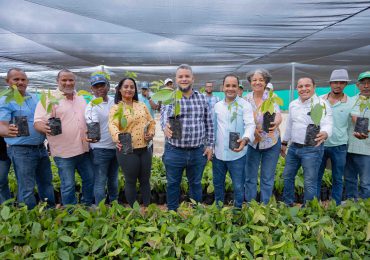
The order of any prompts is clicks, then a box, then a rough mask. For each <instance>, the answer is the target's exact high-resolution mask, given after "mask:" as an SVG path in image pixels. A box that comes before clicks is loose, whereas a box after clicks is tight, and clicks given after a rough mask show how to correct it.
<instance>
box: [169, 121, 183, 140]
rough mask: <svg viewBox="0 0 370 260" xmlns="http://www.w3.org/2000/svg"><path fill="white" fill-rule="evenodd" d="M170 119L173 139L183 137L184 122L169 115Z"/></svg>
mask: <svg viewBox="0 0 370 260" xmlns="http://www.w3.org/2000/svg"><path fill="white" fill-rule="evenodd" d="M168 120H169V123H170V126H171V131H172V139H181V136H182V123H181V121H180V118H175V117H169V118H168Z"/></svg>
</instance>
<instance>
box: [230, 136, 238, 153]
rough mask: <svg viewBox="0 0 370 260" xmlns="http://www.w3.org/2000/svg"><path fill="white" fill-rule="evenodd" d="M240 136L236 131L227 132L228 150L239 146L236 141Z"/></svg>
mask: <svg viewBox="0 0 370 260" xmlns="http://www.w3.org/2000/svg"><path fill="white" fill-rule="evenodd" d="M239 138H240V134H239V133H238V132H229V148H230V150H234V149H235V148H239V143H238V142H237V141H238V139H239Z"/></svg>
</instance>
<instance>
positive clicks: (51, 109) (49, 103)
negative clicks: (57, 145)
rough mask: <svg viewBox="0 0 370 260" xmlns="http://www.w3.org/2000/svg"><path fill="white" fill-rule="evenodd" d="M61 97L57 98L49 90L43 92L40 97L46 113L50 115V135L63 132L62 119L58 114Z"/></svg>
mask: <svg viewBox="0 0 370 260" xmlns="http://www.w3.org/2000/svg"><path fill="white" fill-rule="evenodd" d="M60 99H61V98H57V97H55V96H53V95H52V94H51V92H50V89H49V90H48V93H47V94H46V93H45V92H43V93H42V94H41V97H40V103H41V105H42V106H43V107H44V109H45V111H46V113H47V114H48V115H50V117H49V119H48V125H49V127H50V135H52V136H56V135H60V134H61V133H62V121H61V120H60V118H59V117H57V116H56V113H57V112H56V108H55V106H56V105H59V101H60Z"/></svg>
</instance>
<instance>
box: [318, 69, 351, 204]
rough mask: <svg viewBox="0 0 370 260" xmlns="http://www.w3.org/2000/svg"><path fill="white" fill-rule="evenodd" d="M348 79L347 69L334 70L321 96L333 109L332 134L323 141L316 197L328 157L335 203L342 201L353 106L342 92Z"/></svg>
mask: <svg viewBox="0 0 370 260" xmlns="http://www.w3.org/2000/svg"><path fill="white" fill-rule="evenodd" d="M349 81H350V80H349V78H348V72H347V70H345V69H339V70H334V71H333V72H332V73H331V76H330V88H331V91H330V92H329V93H328V94H326V95H323V96H321V97H322V98H323V99H324V100H327V101H328V103H329V104H330V107H331V109H332V111H333V132H332V136H331V137H330V138H328V139H327V140H326V141H325V143H324V156H323V158H322V162H321V166H320V169H319V176H318V180H317V198H320V195H321V194H320V191H321V183H322V177H323V175H324V171H325V167H326V162H327V160H328V159H330V161H331V167H332V183H333V185H332V190H331V198H332V199H333V200H335V202H336V203H337V205H340V203H341V201H342V191H343V173H344V167H345V165H346V155H347V142H348V123H349V120H348V119H349V116H350V112H351V109H352V106H353V104H352V101H351V98H350V97H348V96H347V95H346V94H344V92H343V90H344V88H345V87H346V86H347V84H348V82H349Z"/></svg>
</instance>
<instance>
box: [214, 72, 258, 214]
mask: <svg viewBox="0 0 370 260" xmlns="http://www.w3.org/2000/svg"><path fill="white" fill-rule="evenodd" d="M238 88H239V78H238V77H237V76H235V75H233V74H228V75H226V76H225V78H224V80H223V91H224V93H225V99H224V100H222V101H220V102H218V103H216V105H215V106H214V129H215V138H216V141H215V152H214V155H215V157H214V158H213V185H214V187H215V199H216V203H220V202H222V203H223V202H224V196H225V176H226V173H227V171H229V172H230V175H231V179H232V182H233V188H234V206H235V207H237V208H241V207H242V204H243V200H244V179H245V176H244V167H245V160H246V157H245V156H246V153H247V149H246V148H245V146H246V145H247V144H248V143H249V142H253V141H254V131H255V128H256V125H255V123H254V118H253V110H252V106H251V105H250V104H249V103H248V102H247V101H245V100H244V99H242V98H240V97H238ZM230 132H236V133H238V134H239V139H238V140H237V144H238V147H237V148H234V149H233V150H231V149H230V146H229V139H230V138H229V135H230Z"/></svg>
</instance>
